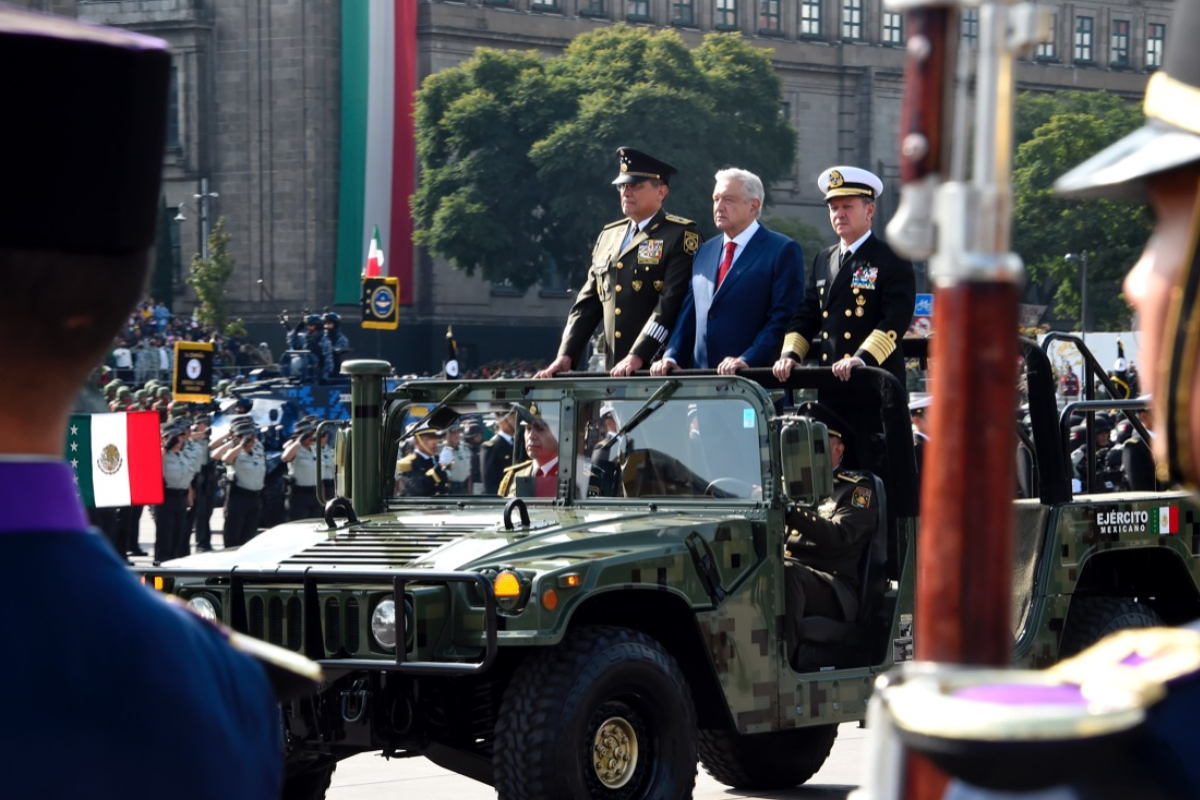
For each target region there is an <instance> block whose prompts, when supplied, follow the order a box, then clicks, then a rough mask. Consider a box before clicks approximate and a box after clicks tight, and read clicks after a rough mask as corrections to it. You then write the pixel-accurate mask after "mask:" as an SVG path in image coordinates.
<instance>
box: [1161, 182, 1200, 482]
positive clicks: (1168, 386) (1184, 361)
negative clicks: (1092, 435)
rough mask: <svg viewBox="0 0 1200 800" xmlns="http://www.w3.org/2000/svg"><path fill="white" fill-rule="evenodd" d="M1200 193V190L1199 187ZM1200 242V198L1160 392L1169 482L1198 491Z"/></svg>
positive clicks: (1176, 292)
mask: <svg viewBox="0 0 1200 800" xmlns="http://www.w3.org/2000/svg"><path fill="white" fill-rule="evenodd" d="M1197 191H1198V192H1200V186H1197ZM1198 240H1200V195H1197V200H1196V204H1195V208H1194V209H1193V211H1192V230H1191V236H1190V244H1189V247H1190V248H1191V249H1190V252H1189V253H1188V255H1187V260H1186V261H1185V262H1184V263H1185V265H1186V266H1185V272H1184V274H1183V275H1182V276H1181V278H1180V280H1179V282H1178V284H1176V285H1175V286H1174V287H1173V288H1172V290H1171V301H1170V305H1169V307H1168V311H1167V324H1166V327H1165V328H1164V330H1168V331H1171V330H1174V331H1178V332H1179V333H1178V334H1177V335H1176V336H1175V339H1174V341H1173V342H1172V344H1171V350H1170V353H1169V354H1164V356H1163V357H1162V362H1165V363H1164V364H1160V366H1165V367H1166V369H1164V370H1161V372H1162V377H1161V378H1160V381H1159V387H1158V388H1159V391H1161V392H1162V393H1163V399H1164V400H1165V403H1164V406H1165V408H1166V409H1167V419H1166V421H1165V422H1166V430H1165V431H1164V434H1165V435H1166V437H1167V444H1168V447H1167V461H1168V464H1167V466H1168V470H1169V472H1168V478H1169V479H1170V480H1175V481H1179V482H1180V483H1182V484H1184V485H1185V486H1187V487H1189V488H1192V489H1195V488H1196V487H1197V486H1198V485H1200V476H1198V475H1197V473H1196V465H1195V464H1193V463H1192V448H1191V441H1192V437H1191V431H1190V430H1189V422H1190V419H1189V416H1190V415H1189V410H1188V409H1189V407H1190V405H1191V394H1192V381H1193V377H1194V372H1195V369H1196V366H1197V365H1196V359H1197V356H1198V354H1200V308H1198V307H1197V302H1196V301H1197V295H1198V294H1200V263H1197V257H1198V256H1200V251H1198V250H1197V242H1198Z"/></svg>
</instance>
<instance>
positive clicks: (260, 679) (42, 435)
mask: <svg viewBox="0 0 1200 800" xmlns="http://www.w3.org/2000/svg"><path fill="white" fill-rule="evenodd" d="M0 71H2V72H3V73H4V74H6V75H17V74H19V75H21V76H22V77H21V79H20V80H8V81H4V82H3V83H0V107H2V108H4V110H5V113H6V114H7V115H8V119H10V120H11V121H14V122H10V123H9V124H7V125H3V126H0V152H2V153H4V154H5V156H6V158H5V167H6V169H5V178H4V180H5V185H4V188H5V191H4V193H3V195H2V196H0V282H2V283H3V285H4V287H5V290H6V291H5V292H3V293H2V294H0V333H2V334H3V336H4V339H5V340H7V341H15V340H18V339H19V340H20V342H21V345H20V346H19V347H12V348H9V350H8V351H6V353H5V356H4V364H5V367H6V369H8V370H10V371H11V374H13V375H20V376H21V380H22V381H23V386H24V387H25V388H26V389H28V396H32V397H36V398H37V402H36V403H29V402H27V401H26V400H25V399H24V398H25V397H26V395H25V394H21V395H17V394H16V393H7V394H6V395H5V396H4V397H0V455H2V456H3V457H2V458H0V502H2V503H3V506H4V508H5V509H6V513H5V514H4V516H3V518H0V629H3V630H4V632H5V634H6V635H7V636H9V637H13V638H12V641H14V642H22V643H26V645H27V646H25V647H23V648H22V650H21V654H20V656H19V657H14V658H6V659H5V660H4V663H3V664H2V665H0V687H2V688H0V707H3V709H4V713H5V714H6V715H7V716H8V718H9V719H11V720H20V722H19V724H12V725H6V726H4V729H3V731H0V772H2V773H3V775H4V794H5V796H7V797H84V796H86V797H95V798H123V797H138V796H144V795H146V794H147V793H148V791H153V790H151V789H149V788H148V787H154V786H170V787H172V789H171V793H172V794H173V795H177V796H179V797H181V798H209V797H239V798H261V800H266V798H277V797H279V795H280V790H281V781H282V768H283V753H284V747H283V741H282V737H281V727H280V712H279V706H278V704H277V702H276V699H275V696H274V695H273V693H272V691H271V685H270V683H269V682H268V674H267V672H266V671H265V670H264V668H263V666H262V665H261V664H260V663H258V662H256V661H255V660H254V659H253V658H251V657H250V656H249V655H246V654H245V653H243V652H239V651H238V650H237V649H236V648H235V646H236V644H237V643H238V642H239V641H240V638H239V637H238V636H237V635H236V634H234V635H231V634H230V633H229V631H226V630H222V629H221V628H219V627H218V626H217V625H215V624H212V623H209V622H207V621H205V620H203V619H201V618H200V617H199V616H197V615H195V614H193V613H191V612H190V611H189V610H187V609H186V608H185V607H184V606H183V605H182V604H180V603H175V602H170V601H168V599H167V598H166V597H164V596H163V595H161V594H157V593H155V592H154V591H153V590H151V589H148V588H147V587H146V586H143V585H142V584H141V582H140V581H138V580H137V578H135V577H134V576H133V575H132V574H131V573H130V572H129V571H128V569H127V567H126V564H125V561H124V559H123V558H120V557H118V555H117V554H116V553H114V552H113V550H112V548H111V547H110V546H109V544H108V543H107V542H106V541H104V539H103V538H102V537H101V535H100V534H99V532H97V531H96V530H94V529H89V527H88V523H87V516H86V514H85V513H84V509H83V507H82V505H81V503H80V500H79V495H78V487H77V485H76V480H75V474H73V472H72V466H71V465H70V464H68V463H66V462H65V461H64V460H63V452H64V450H65V449H66V444H65V443H66V438H67V435H66V434H67V429H68V421H69V417H70V414H71V409H72V406H73V404H74V401H75V397H76V395H77V393H78V392H79V388H80V387H81V386H82V385H83V384H84V382H85V381H86V379H87V376H88V374H89V373H90V372H91V371H92V369H94V368H95V366H96V365H97V364H98V363H99V362H100V361H101V359H102V358H103V357H104V356H105V354H106V352H107V349H108V346H109V343H110V342H111V341H112V339H113V336H114V335H116V333H117V331H118V330H119V329H120V328H121V326H122V325H123V324H124V323H125V322H126V321H127V319H128V317H129V313H130V311H131V310H132V309H133V308H134V306H135V304H136V303H137V301H138V300H139V299H141V298H142V297H144V294H143V292H144V290H145V286H146V276H147V270H148V266H149V263H150V254H151V250H152V249H153V246H154V237H155V227H156V225H155V223H156V221H157V220H158V218H159V203H160V194H159V192H160V188H161V187H160V178H161V174H162V165H163V146H164V142H165V139H166V122H167V95H168V91H167V90H168V84H169V82H170V73H171V57H170V54H169V53H168V52H167V49H166V43H165V42H162V41H159V40H158V39H153V38H150V37H148V36H144V35H141V34H136V33H130V32H128V31H122V30H115V29H106V28H100V27H98V26H93V25H83V24H79V23H77V22H75V21H74V20H71V19H66V18H60V17H52V16H48V15H42V14H32V13H28V12H25V11H19V10H15V9H12V8H11V7H8V6H5V7H2V8H0ZM63 109H70V114H71V118H72V121H71V124H70V125H62V124H61V122H60V121H58V120H57V119H56V118H57V117H59V116H60V115H61V112H62V110H63ZM52 175H53V176H55V177H56V178H57V179H56V180H55V179H50V176H52ZM72 185H74V186H76V189H80V188H82V187H96V186H103V187H104V192H105V202H104V203H96V204H94V205H93V207H91V208H89V210H88V213H87V214H85V215H81V216H79V217H77V218H75V219H72V221H71V224H69V225H64V224H63V219H64V215H68V214H70V213H71V212H70V208H71V205H72V203H73V201H72V200H71V197H72V196H73V195H75V194H77V192H76V191H73V190H71V189H70V187H71V186H72ZM108 447H109V448H112V449H113V450H116V451H117V452H118V453H119V454H120V455H122V456H124V457H127V456H128V452H127V446H126V443H125V442H124V441H123V440H118V441H116V442H114V443H111V444H109V445H108ZM75 460H76V462H77V464H76V467H77V469H78V470H79V474H81V475H89V474H90V470H91V468H92V465H91V463H89V462H88V461H87V460H85V459H80V458H77V457H76V458H75ZM183 485H186V483H184V484H183ZM51 587H58V588H57V589H51ZM271 649H272V648H271V647H270V646H269V645H267V646H266V648H264V650H271ZM288 655H289V656H292V657H294V656H293V654H290V653H289V654H288ZM314 666H315V665H314ZM34 686H38V687H44V688H45V691H29V688H30V687H34ZM155 720H162V721H168V720H169V723H168V726H169V727H171V728H174V727H175V726H179V727H178V730H186V731H187V732H188V735H187V736H186V737H181V736H172V735H164V730H165V729H164V726H163V725H158V724H155V722H154V721H155ZM193 735H194V736H196V737H197V738H196V739H195V740H193V739H192V738H191V737H192V736H193ZM197 741H198V742H203V746H201V747H199V748H197V747H196V745H195V742H197ZM64 753H69V754H70V756H69V758H70V762H71V763H70V767H69V768H65V769H64V762H63V754H64Z"/></svg>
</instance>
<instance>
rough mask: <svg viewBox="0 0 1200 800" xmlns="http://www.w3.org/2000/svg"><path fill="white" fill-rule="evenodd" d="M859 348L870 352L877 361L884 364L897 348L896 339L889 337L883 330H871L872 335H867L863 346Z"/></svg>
mask: <svg viewBox="0 0 1200 800" xmlns="http://www.w3.org/2000/svg"><path fill="white" fill-rule="evenodd" d="M859 349H860V350H862V351H865V352H867V353H870V354H871V357H872V358H874V359H875V361H876V363H878V364H882V363H883V362H884V361H885V360H886V359H887V357H888V356H890V355H891V354H892V351H894V350H895V349H896V340H895V339H893V338H891V337H889V336H888V335H887V334H886V333H884V332H883V331H871V333H870V335H869V336H867V340H866V341H865V342H863V343H862V347H860V348H859Z"/></svg>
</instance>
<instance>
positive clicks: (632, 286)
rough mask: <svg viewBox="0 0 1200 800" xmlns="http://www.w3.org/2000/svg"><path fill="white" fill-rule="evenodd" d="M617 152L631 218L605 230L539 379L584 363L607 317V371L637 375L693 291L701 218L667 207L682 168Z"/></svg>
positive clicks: (629, 149) (619, 179)
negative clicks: (691, 280)
mask: <svg viewBox="0 0 1200 800" xmlns="http://www.w3.org/2000/svg"><path fill="white" fill-rule="evenodd" d="M617 156H618V158H619V159H620V162H621V168H620V173H619V174H618V175H617V179H616V180H614V181H613V184H614V185H615V186H616V187H617V192H618V193H619V195H620V198H621V212H622V213H623V214H624V215H625V218H624V219H620V220H617V221H616V222H612V223H609V224H608V225H606V226H605V227H604V230H602V231H601V232H600V237H599V238H598V239H597V240H596V246H595V247H594V248H593V249H592V265H591V268H590V269H589V271H588V277H587V282H586V283H584V285H583V288H582V289H581V290H580V291H579V296H578V297H577V298H576V299H575V304H574V305H573V306H571V311H570V313H569V314H568V315H567V326H566V329H565V330H563V336H562V343H561V344H560V345H559V347H558V357H557V358H555V359H554V361H552V362H551V363H550V364H549V366H547V367H546V368H545V369H543V370H541V371H540V372H538V373H537V374H536V375H535V376H534V377H537V378H549V377H551V376H552V375H554V374H555V373H556V372H562V371H564V370H569V369H571V368H572V367H577V368H582V367H581V365H582V364H583V363H584V358H583V355H584V349H585V347H586V346H587V343H588V341H589V340H590V339H591V337H592V334H593V333H594V332H595V330H596V326H597V325H598V324H600V322H601V321H603V322H604V342H605V346H606V349H607V351H606V360H605V368H606V369H608V370H609V371H610V372H611V373H612V374H613V375H617V376H620V375H630V374H632V373H633V372H635V371H637V370H639V369H641V368H642V367H643V366H644V365H646V364H649V363H650V362H651V361H652V360H653V359H654V357H655V356H656V355H658V352H659V350H661V349H662V346H663V345H664V344H666V342H667V337H668V336H669V335H670V333H671V328H672V327H674V325H675V320H676V318H677V317H678V315H679V307H680V305H682V304H683V298H684V296H685V295H686V294H687V283H688V278H689V277H690V276H691V274H692V256H694V255H695V254H696V250H697V249H698V248H699V247H700V241H701V237H700V232H699V230H698V229H697V228H696V223H695V222H693V221H692V220H690V219H684V218H683V217H677V216H675V215H674V214H668V213H667V212H666V211H664V210H663V201H664V200H665V199H666V197H667V193H668V192H669V191H670V186H669V183H670V179H671V175H673V174H674V173H675V168H674V167H672V166H671V165H670V164H666V163H663V162H662V161H659V160H658V159H657V158H654V157H653V156H649V155H647V154H645V153H643V152H641V151H639V150H634V149H633V148H632V147H622V148H620V149H619V150H617ZM488 494H490V492H488Z"/></svg>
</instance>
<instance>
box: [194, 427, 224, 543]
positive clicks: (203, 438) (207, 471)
mask: <svg viewBox="0 0 1200 800" xmlns="http://www.w3.org/2000/svg"><path fill="white" fill-rule="evenodd" d="M211 426H212V417H210V416H209V415H208V414H200V415H198V416H197V417H196V418H195V419H193V420H192V436H191V440H190V441H189V442H188V447H189V448H191V449H192V452H193V458H194V460H195V462H196V477H195V479H193V481H192V492H193V495H192V507H191V508H189V509H188V528H187V529H188V530H189V531H191V530H193V529H194V530H195V531H196V552H198V553H207V552H209V551H210V550H212V511H213V499H214V497H215V495H216V492H217V465H216V464H215V463H214V462H213V460H212V456H211V454H210V453H209V449H208V445H209V439H210V438H211V437H212V427H211Z"/></svg>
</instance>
